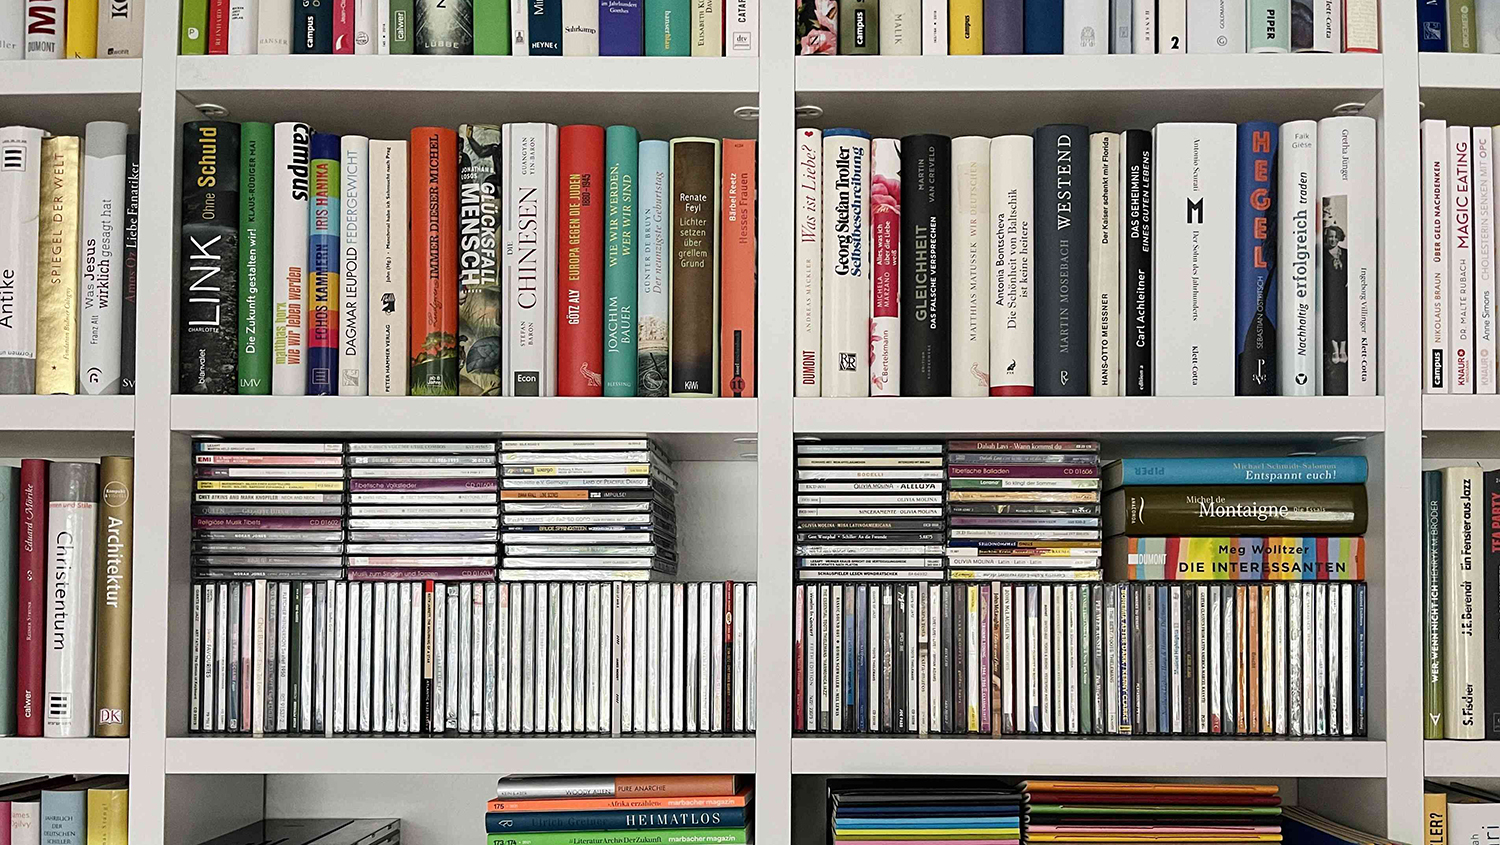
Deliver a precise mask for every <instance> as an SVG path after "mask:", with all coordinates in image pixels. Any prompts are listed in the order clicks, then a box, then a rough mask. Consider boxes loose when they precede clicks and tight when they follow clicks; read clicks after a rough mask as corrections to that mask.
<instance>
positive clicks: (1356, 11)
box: [1335, 0, 1500, 53]
mask: <svg viewBox="0 0 1500 845" xmlns="http://www.w3.org/2000/svg"><path fill="white" fill-rule="evenodd" d="M1418 5H1419V6H1420V5H1421V4H1418ZM1482 17H1483V18H1484V19H1485V20H1487V21H1488V25H1487V26H1486V28H1484V29H1482V30H1480V33H1479V50H1480V52H1483V53H1495V52H1500V26H1496V24H1495V21H1494V20H1493V17H1494V15H1493V14H1486V15H1484V16H1482ZM1335 23H1337V22H1335ZM1342 34H1343V41H1344V52H1345V53H1378V52H1380V4H1379V3H1378V2H1376V1H1375V0H1344V20H1343V33H1342Z"/></svg>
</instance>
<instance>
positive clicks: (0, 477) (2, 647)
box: [0, 467, 21, 736]
mask: <svg viewBox="0 0 1500 845" xmlns="http://www.w3.org/2000/svg"><path fill="white" fill-rule="evenodd" d="M20 492H21V470H20V469H19V468H17V467H0V620H4V622H3V623H0V736H15V735H16V626H15V625H14V624H12V621H13V620H14V619H15V618H16V590H17V589H19V585H20V581H19V572H20V555H19V549H20V540H19V535H18V533H17V530H18V529H17V521H18V519H19V517H20V513H21V508H20V502H19V494H20Z"/></svg>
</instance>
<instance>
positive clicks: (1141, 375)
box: [1037, 129, 1155, 396]
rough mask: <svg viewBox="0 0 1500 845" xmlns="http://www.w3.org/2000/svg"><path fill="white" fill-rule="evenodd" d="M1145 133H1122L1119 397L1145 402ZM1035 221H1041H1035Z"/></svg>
mask: <svg viewBox="0 0 1500 845" xmlns="http://www.w3.org/2000/svg"><path fill="white" fill-rule="evenodd" d="M1151 175H1152V174H1151V133H1150V132H1147V131H1146V130H1144V129H1127V130H1126V131H1125V270H1124V272H1125V395H1126V396H1150V395H1152V393H1153V392H1154V391H1155V385H1154V384H1153V383H1152V380H1151V369H1152V367H1151V344H1152V337H1151V309H1152V302H1151V293H1152V283H1151V202H1152V194H1151ZM1037 219H1041V218H1037Z"/></svg>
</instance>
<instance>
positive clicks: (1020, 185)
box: [989, 135, 1036, 396]
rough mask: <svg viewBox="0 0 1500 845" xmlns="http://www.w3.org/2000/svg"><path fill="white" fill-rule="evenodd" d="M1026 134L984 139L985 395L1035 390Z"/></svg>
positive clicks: (1028, 143) (1031, 178)
mask: <svg viewBox="0 0 1500 845" xmlns="http://www.w3.org/2000/svg"><path fill="white" fill-rule="evenodd" d="M1032 144H1033V142H1032V138H1031V136H1030V135H1003V136H1001V137H999V138H995V139H994V140H992V141H990V220H991V227H990V229H991V231H990V238H991V241H990V254H991V256H992V258H993V265H994V269H993V273H994V275H993V279H992V284H991V292H990V367H989V370H990V395H991V396H1030V395H1032V394H1033V393H1034V392H1035V381H1034V379H1033V373H1034V372H1035V370H1034V367H1033V355H1034V349H1033V346H1032V337H1033V332H1034V330H1035V319H1036V317H1035V314H1034V312H1033V308H1034V305H1033V302H1032V297H1031V252H1032V229H1033V227H1034V225H1035V220H1034V219H1033V214H1032V209H1033V206H1032V202H1033V196H1032V186H1033V184H1034V183H1035V174H1034V173H1033V172H1032V168H1033V167H1034V166H1035V165H1034V164H1033V162H1032Z"/></svg>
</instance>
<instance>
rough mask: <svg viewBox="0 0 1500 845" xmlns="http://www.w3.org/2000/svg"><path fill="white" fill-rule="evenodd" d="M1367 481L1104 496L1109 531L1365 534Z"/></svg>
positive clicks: (1147, 489) (1124, 490)
mask: <svg viewBox="0 0 1500 845" xmlns="http://www.w3.org/2000/svg"><path fill="white" fill-rule="evenodd" d="M1368 524H1369V504H1368V500H1367V498H1366V496H1365V487H1364V485H1363V484H1267V485H1217V486H1182V487H1178V486H1171V485H1164V486H1159V487H1158V486H1147V485H1141V486H1133V487H1121V488H1120V489H1118V490H1114V491H1112V492H1110V493H1109V494H1107V495H1106V496H1105V497H1104V525H1105V529H1106V531H1105V534H1106V536H1114V535H1117V534H1126V535H1129V536H1132V537H1163V536H1182V537H1216V536H1239V535H1248V536H1278V535H1318V536H1329V535H1352V534H1363V533H1365V528H1366V526H1367V525H1368Z"/></svg>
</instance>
